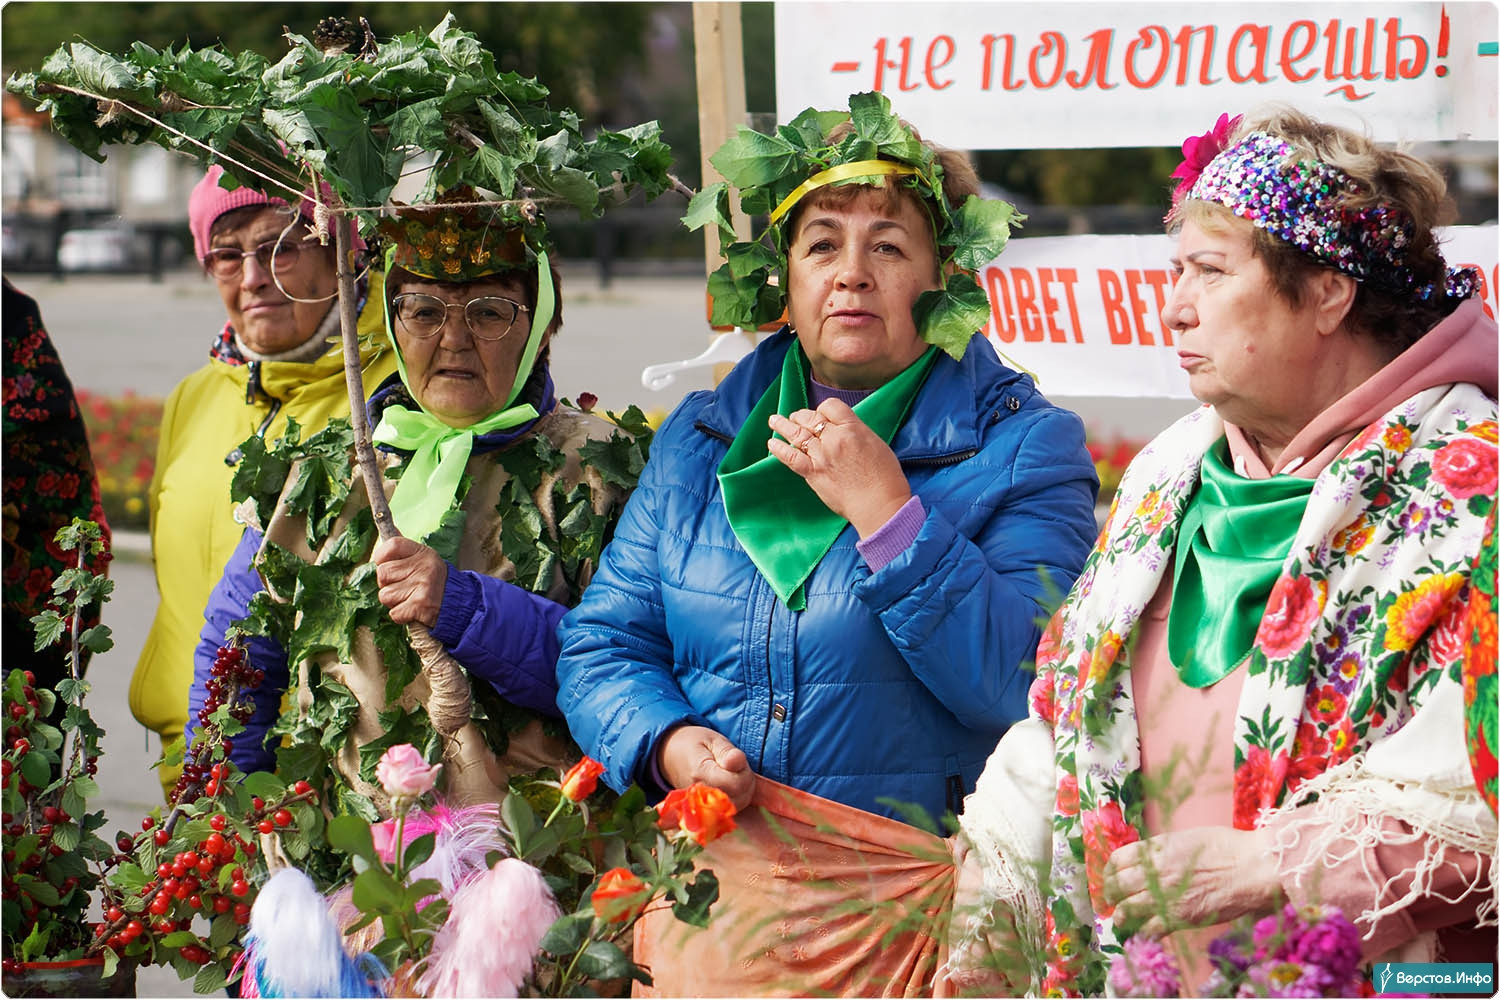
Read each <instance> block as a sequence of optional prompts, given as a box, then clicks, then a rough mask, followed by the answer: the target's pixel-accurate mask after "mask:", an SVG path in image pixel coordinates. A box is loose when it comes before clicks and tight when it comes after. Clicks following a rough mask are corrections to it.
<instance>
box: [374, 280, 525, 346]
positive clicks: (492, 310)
mask: <svg viewBox="0 0 1500 1000" xmlns="http://www.w3.org/2000/svg"><path fill="white" fill-rule="evenodd" d="M391 305H392V306H393V307H394V308H395V313H396V319H397V320H398V321H399V322H400V323H401V326H402V328H403V329H405V330H406V332H407V333H410V334H411V335H412V336H413V337H416V338H418V339H420V340H425V339H427V338H428V337H433V336H436V335H437V334H438V332H439V331H441V330H442V329H443V326H444V324H446V323H447V322H448V310H450V309H462V310H463V314H464V322H465V323H467V324H468V327H469V332H470V333H472V334H473V335H474V336H475V337H477V338H479V339H480V340H500V339H501V338H502V337H504V336H505V335H506V334H507V333H510V331H511V330H513V329H515V325H516V320H517V319H518V318H519V317H520V315H521V314H522V313H525V312H530V311H531V310H530V309H529V308H528V307H526V306H523V305H522V304H521V303H519V302H516V301H515V300H513V299H507V298H503V297H501V296H499V295H481V296H480V297H479V298H475V299H470V300H469V301H468V302H444V301H443V300H442V299H440V298H438V297H437V296H435V295H428V294H426V293H424V292H402V293H401V294H400V295H397V296H396V297H395V298H394V299H392V300H391Z"/></svg>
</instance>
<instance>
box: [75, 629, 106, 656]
mask: <svg viewBox="0 0 1500 1000" xmlns="http://www.w3.org/2000/svg"><path fill="white" fill-rule="evenodd" d="M78 645H80V646H82V647H83V648H84V649H86V650H88V651H89V652H91V653H107V652H109V651H110V650H111V649H113V648H114V645H115V640H114V639H112V638H110V631H109V626H108V625H95V626H94V627H93V628H86V629H84V630H83V631H82V632H80V633H78Z"/></svg>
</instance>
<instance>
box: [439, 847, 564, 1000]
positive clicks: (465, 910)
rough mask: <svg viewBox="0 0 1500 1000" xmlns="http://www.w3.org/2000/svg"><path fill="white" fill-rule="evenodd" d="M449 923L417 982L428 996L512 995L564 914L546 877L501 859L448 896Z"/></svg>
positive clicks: (527, 866) (532, 869)
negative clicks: (481, 874)
mask: <svg viewBox="0 0 1500 1000" xmlns="http://www.w3.org/2000/svg"><path fill="white" fill-rule="evenodd" d="M449 905H450V907H451V910H450V912H449V915H448V921H447V923H445V924H444V925H443V927H442V929H441V930H439V931H438V933H437V936H436V937H435V938H434V939H433V942H432V952H431V954H429V955H428V957H427V964H426V967H425V968H424V969H423V971H422V974H421V976H420V977H419V978H418V980H417V989H418V990H419V991H420V992H421V994H422V995H423V996H430V997H514V996H517V995H519V993H520V989H521V986H522V985H523V984H524V983H525V982H526V978H527V977H528V976H529V975H531V970H532V966H533V965H534V964H535V961H536V952H537V947H538V945H540V944H541V941H542V937H543V936H544V935H545V934H546V933H547V928H549V927H551V926H552V922H553V921H555V920H556V919H557V918H558V917H559V916H560V915H561V912H562V911H561V910H559V909H558V906H557V901H556V900H554V899H553V898H552V890H551V889H549V888H548V887H547V882H546V880H545V879H543V878H542V873H541V872H539V871H537V870H536V869H535V868H533V867H532V866H531V865H528V864H527V863H526V862H524V861H518V860H516V859H515V858H502V859H500V860H499V861H497V862H496V863H495V867H493V868H491V869H490V870H489V871H488V872H486V873H485V874H484V875H483V876H481V877H480V878H477V879H474V880H473V881H471V882H469V883H468V884H467V885H465V886H463V887H462V888H460V889H459V890H458V892H457V893H455V894H454V895H452V896H450V897H449Z"/></svg>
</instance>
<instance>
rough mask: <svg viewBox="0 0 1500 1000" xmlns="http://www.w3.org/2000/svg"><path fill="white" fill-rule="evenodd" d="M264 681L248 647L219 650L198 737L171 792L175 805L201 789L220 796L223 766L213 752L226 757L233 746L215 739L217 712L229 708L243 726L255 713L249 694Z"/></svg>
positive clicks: (191, 796)
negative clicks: (247, 654) (248, 654)
mask: <svg viewBox="0 0 1500 1000" xmlns="http://www.w3.org/2000/svg"><path fill="white" fill-rule="evenodd" d="M265 679H266V672H265V671H264V670H261V669H258V668H253V667H251V666H250V663H249V661H248V660H247V659H246V658H245V647H243V646H241V645H238V644H230V645H228V646H220V647H219V649H218V652H217V653H216V654H215V655H214V665H213V667H212V668H211V669H210V670H209V678H208V684H207V685H206V687H207V692H208V697H207V699H206V700H205V701H204V704H203V707H202V708H200V709H199V710H198V726H199V732H198V737H197V739H195V740H194V741H193V746H192V748H191V749H189V750H188V753H187V759H186V760H184V761H183V764H182V776H181V777H179V778H178V779H177V785H176V787H175V788H173V789H172V802H174V803H176V802H181V801H185V800H192V799H195V798H197V793H198V792H199V791H200V790H201V791H203V792H205V793H207V794H208V795H210V796H213V795H217V794H219V788H220V786H221V784H222V782H223V778H224V772H223V769H222V768H221V766H220V765H218V764H213V763H212V760H213V756H214V750H215V749H216V748H222V749H223V751H224V756H226V757H227V756H229V754H230V752H231V751H232V750H233V749H234V744H233V743H232V742H231V741H230V740H227V739H223V738H216V737H218V733H217V731H216V727H215V726H214V722H213V717H214V713H215V712H217V711H218V710H219V708H220V707H222V706H224V705H228V706H229V717H230V718H231V719H234V720H235V721H236V722H240V723H243V722H244V721H245V720H247V719H249V718H250V715H251V713H252V712H254V711H255V702H254V701H252V700H251V698H250V697H249V696H248V694H249V692H250V691H253V690H254V689H256V688H258V687H260V685H261V683H262V682H263V681H264V680H265Z"/></svg>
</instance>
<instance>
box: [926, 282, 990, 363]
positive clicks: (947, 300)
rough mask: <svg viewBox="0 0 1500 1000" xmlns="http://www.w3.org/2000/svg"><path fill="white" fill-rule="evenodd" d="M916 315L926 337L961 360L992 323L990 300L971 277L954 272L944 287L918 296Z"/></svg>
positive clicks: (928, 340) (929, 341)
mask: <svg viewBox="0 0 1500 1000" xmlns="http://www.w3.org/2000/svg"><path fill="white" fill-rule="evenodd" d="M912 318H913V319H914V320H915V321H916V324H917V329H918V330H919V331H920V332H921V334H922V339H923V340H925V341H927V342H928V343H929V344H936V345H937V346H938V347H939V348H940V349H941V350H943V351H945V352H946V353H947V354H948V355H949V356H950V357H952V358H953V359H954V360H955V361H958V360H962V358H963V356H964V351H965V350H967V349H968V346H969V341H970V340H971V339H973V337H974V334H975V333H977V332H978V331H979V330H980V329H982V328H983V327H984V325H985V324H986V323H988V322H989V319H990V300H989V298H988V297H987V296H986V295H985V294H984V289H982V288H980V287H979V285H978V284H976V283H975V281H974V279H973V278H972V277H971V276H969V275H968V274H962V273H960V274H954V275H950V276H949V277H948V284H947V286H946V287H945V288H943V289H942V290H940V291H927V292H923V293H922V294H921V295H919V296H917V301H916V304H915V305H914V306H912Z"/></svg>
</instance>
